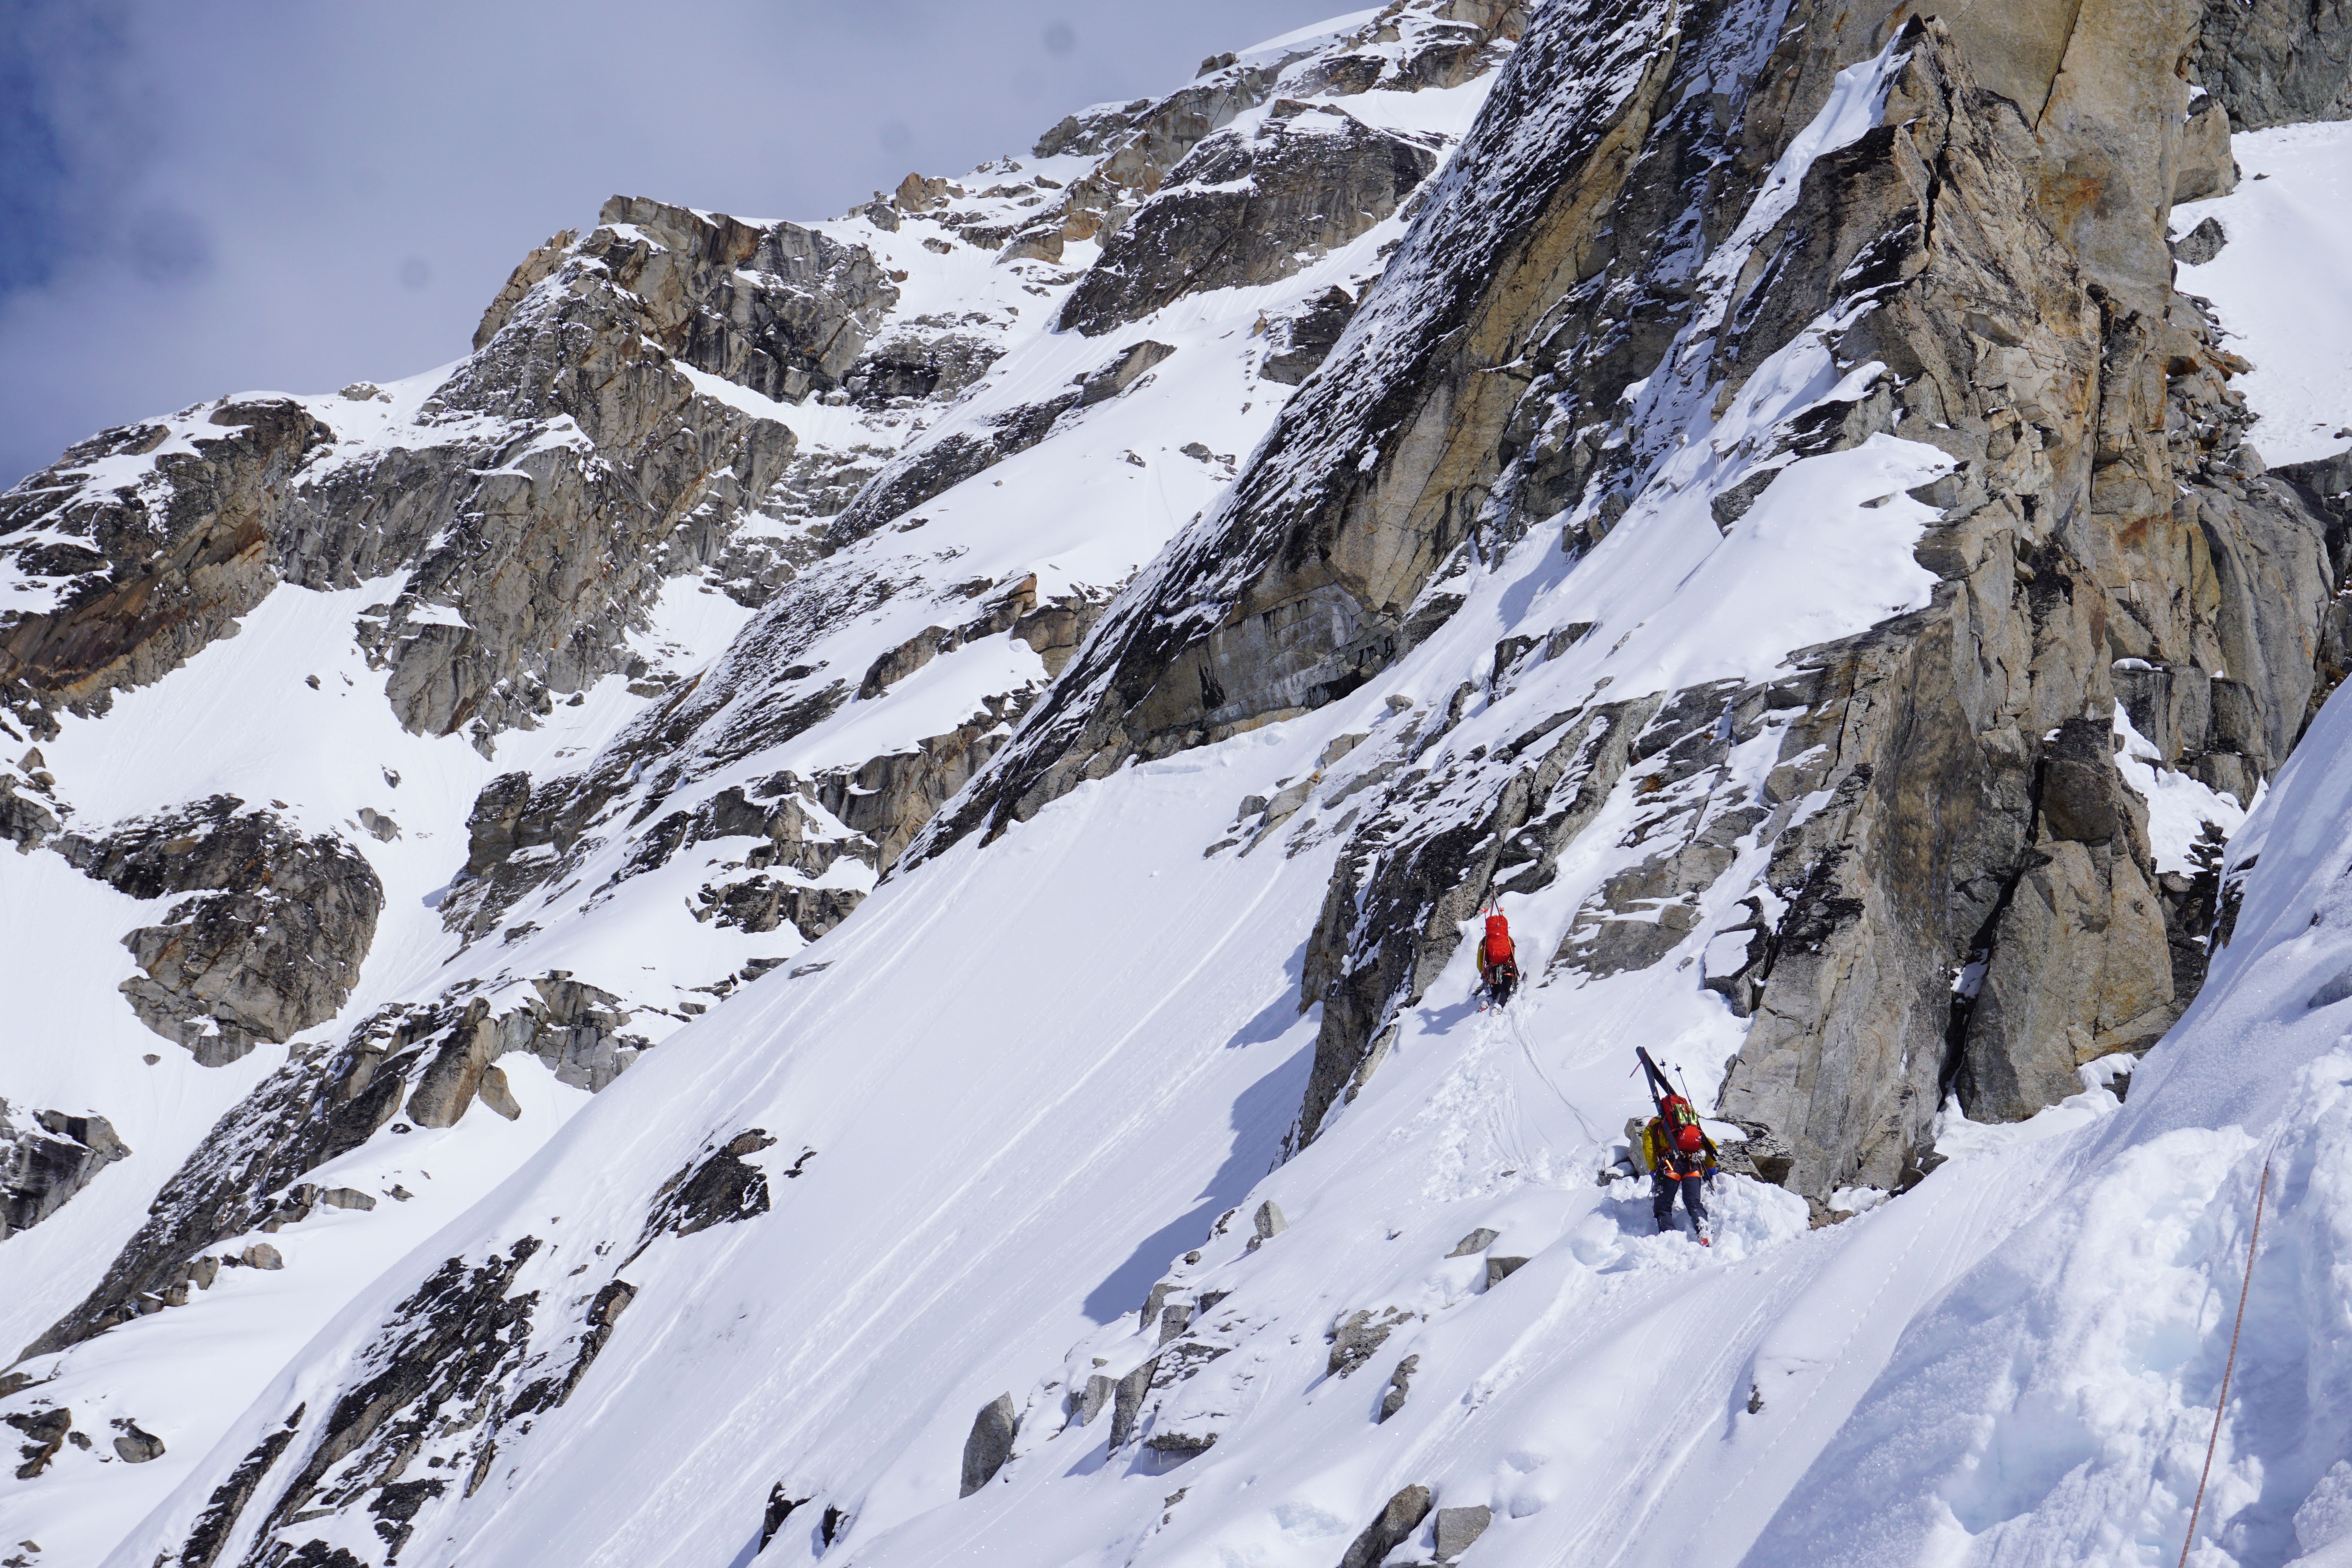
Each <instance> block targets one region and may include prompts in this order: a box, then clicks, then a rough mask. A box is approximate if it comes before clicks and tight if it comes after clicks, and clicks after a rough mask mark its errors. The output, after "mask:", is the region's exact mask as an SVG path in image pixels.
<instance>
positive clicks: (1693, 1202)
mask: <svg viewBox="0 0 2352 1568" xmlns="http://www.w3.org/2000/svg"><path fill="white" fill-rule="evenodd" d="M1677 1187H1679V1188H1681V1189H1682V1194H1683V1207H1685V1208H1686V1209H1688V1210H1690V1216H1691V1228H1692V1229H1693V1230H1696V1231H1701V1232H1704V1231H1705V1230H1706V1177H1705V1176H1702V1175H1698V1174H1696V1173H1693V1174H1691V1175H1687V1176H1679V1177H1678V1176H1675V1175H1673V1174H1670V1173H1667V1172H1664V1171H1653V1172H1651V1173H1650V1212H1651V1213H1652V1214H1654V1215H1656V1216H1657V1219H1658V1228H1659V1229H1660V1230H1661V1231H1668V1230H1672V1229H1674V1227H1675V1188H1677Z"/></svg>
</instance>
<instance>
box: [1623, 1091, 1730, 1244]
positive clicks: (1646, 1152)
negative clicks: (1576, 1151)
mask: <svg viewBox="0 0 2352 1568" xmlns="http://www.w3.org/2000/svg"><path fill="white" fill-rule="evenodd" d="M1633 1054H1634V1055H1635V1056H1637V1057H1639V1058H1642V1071H1643V1075H1644V1076H1645V1077H1646V1078H1648V1079H1649V1081H1650V1103H1651V1104H1653V1105H1654V1106H1655V1107H1657V1111H1658V1113H1657V1114H1656V1115H1655V1116H1653V1117H1651V1118H1650V1120H1649V1121H1648V1122H1647V1124H1645V1125H1644V1126H1643V1129H1642V1153H1643V1164H1645V1165H1647V1166H1648V1167H1649V1171H1650V1213H1651V1214H1652V1215H1654V1217H1655V1218H1656V1220H1657V1222H1658V1231H1659V1234H1661V1235H1664V1233H1665V1232H1667V1231H1669V1230H1672V1229H1674V1228H1675V1193H1677V1192H1680V1193H1681V1194H1682V1196H1683V1207H1685V1208H1686V1209H1688V1210H1690V1216H1691V1229H1692V1231H1693V1232H1694V1233H1696V1236H1697V1237H1698V1244H1699V1245H1700V1246H1701V1247H1711V1246H1713V1245H1714V1238H1713V1237H1710V1236H1709V1235H1708V1233H1707V1223H1706V1185H1707V1184H1708V1183H1710V1182H1712V1181H1714V1180H1715V1171H1716V1148H1715V1140H1714V1139H1712V1138H1709V1137H1708V1136H1707V1135H1706V1129H1705V1128H1703V1127H1701V1126H1700V1125H1699V1124H1698V1111H1697V1110H1696V1108H1695V1107H1693V1106H1692V1104H1691V1102H1690V1098H1689V1097H1688V1096H1687V1095H1684V1094H1678V1093H1676V1092H1675V1086H1674V1085H1673V1084H1671V1083H1669V1082H1667V1081H1666V1075H1665V1074H1664V1073H1663V1072H1661V1071H1659V1070H1658V1064H1657V1063H1655V1062H1654V1061H1652V1060H1651V1059H1650V1053H1649V1052H1648V1051H1646V1050H1644V1049H1643V1048H1642V1047H1639V1046H1636V1047H1634V1048H1633Z"/></svg>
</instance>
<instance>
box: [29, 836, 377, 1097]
mask: <svg viewBox="0 0 2352 1568" xmlns="http://www.w3.org/2000/svg"><path fill="white" fill-rule="evenodd" d="M244 806H245V803H244V802H243V801H241V800H238V799H237V798H236V796H234V795H215V796H213V797H212V798H211V799H209V800H205V801H202V802H199V803H196V804H194V805H189V806H186V807H184V808H182V809H181V810H179V811H176V812H172V813H168V814H166V815H163V816H156V817H152V818H147V819H144V820H141V821H137V822H133V823H130V824H127V825H125V826H121V827H119V828H117V829H115V830H114V831H113V832H112V833H110V834H108V835H107V836H106V837H103V838H98V839H90V838H85V837H80V836H79V835H67V836H65V837H62V838H60V839H58V841H57V845H56V847H57V848H58V852H59V853H60V854H62V855H63V856H64V857H65V858H66V859H67V860H68V861H69V862H71V863H72V864H73V865H75V866H76V867H78V868H80V869H81V870H82V871H83V872H84V873H85V874H87V875H89V876H90V877H93V878H95V879H98V880H100V881H102V882H105V883H108V884H109V885H110V886H111V887H113V888H115V889H117V890H119V891H121V892H123V893H127V894H129V895H130V896H131V897H132V898H134V899H159V898H164V897H167V896H172V895H176V894H183V893H194V894H196V895H198V896H196V897H194V898H190V899H186V900H184V901H182V902H180V903H177V904H173V905H172V906H171V907H170V908H169V909H168V910H166V911H165V912H164V916H163V924H161V925H153V926H146V927H142V929H140V930H138V931H132V932H131V933H130V934H129V935H127V936H125V937H124V938H123V945H124V946H126V947H128V948H130V949H131V954H132V956H133V957H134V958H135V959H136V960H137V962H138V964H139V967H140V968H142V970H145V971H146V973H145V974H144V975H143V976H135V977H133V978H132V979H130V980H127V981H125V982H123V984H122V994H123V995H124V997H125V998H126V999H128V1000H129V1002H130V1004H131V1008H132V1010H133V1011H134V1012H136V1013H137V1014H138V1015H139V1020H140V1022H141V1023H143V1024H145V1025H146V1026H148V1027H149V1028H151V1029H152V1030H154V1031H155V1032H156V1033H157V1034H159V1035H161V1036H163V1037H164V1038H165V1039H167V1040H171V1041H173V1042H174V1043H175V1044H178V1045H181V1046H184V1047H187V1049H188V1050H189V1051H190V1052H191V1053H192V1054H193V1055H194V1057H195V1058H196V1060H197V1061H199V1062H201V1063H203V1064H204V1065H205V1066H206V1067H220V1066H223V1065H225V1064H226V1063H228V1062H233V1061H235V1060H236V1059H237V1058H239V1057H242V1056H244V1055H245V1054H246V1053H247V1051H250V1050H251V1049H253V1047H254V1046H255V1045H256V1044H257V1043H259V1042H261V1041H265V1040H267V1041H269V1042H271V1043H273V1044H282V1043H284V1042H285V1041H287V1040H289V1039H291V1038H293V1037H294V1036H296V1035H297V1034H299V1033H300V1032H301V1031H302V1030H304V1029H307V1028H309V1027H310V1026H312V1025H313V1024H319V1023H323V1022H325V1021H326V1020H327V1019H329V1018H331V1017H333V1016H335V1014H336V1013H337V1012H338V1011H339V1010H341V1007H342V1005H343V1002H344V999H345V998H347V997H348V996H349V995H350V994H351V991H352V985H354V984H357V982H358V980H359V973H360V964H361V963H362V960H364V959H365V958H366V957H367V952H368V948H369V946H370V944H371V943H373V942H374V940H375V923H376V917H377V916H378V915H379V914H380V913H382V911H383V883H382V882H380V881H379V880H377V879H376V874H375V871H374V868H373V867H371V866H369V864H368V863H367V859H366V858H365V857H364V856H362V855H361V854H360V853H359V851H357V850H356V849H354V848H352V847H351V846H350V845H348V844H346V843H344V842H343V841H342V840H341V838H338V837H335V836H334V835H332V834H326V833H318V834H311V835H310V836H308V837H305V836H303V835H302V834H300V833H299V832H297V831H296V830H295V829H293V828H291V827H289V826H287V825H286V824H285V823H283V822H281V821H280V820H279V819H278V817H277V816H275V815H273V814H272V813H270V812H268V811H266V810H255V811H246V810H245V809H244Z"/></svg>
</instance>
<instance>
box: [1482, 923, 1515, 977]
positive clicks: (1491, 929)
mask: <svg viewBox="0 0 2352 1568" xmlns="http://www.w3.org/2000/svg"><path fill="white" fill-rule="evenodd" d="M1512 957H1513V952H1512V948H1511V922H1510V921H1507V920H1505V919H1504V918H1503V917H1502V916H1501V915H1499V914H1492V915H1488V916H1487V917H1486V966H1487V967H1488V968H1489V969H1491V968H1493V967H1494V966H1495V965H1496V964H1498V963H1510V962H1511V960H1512Z"/></svg>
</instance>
